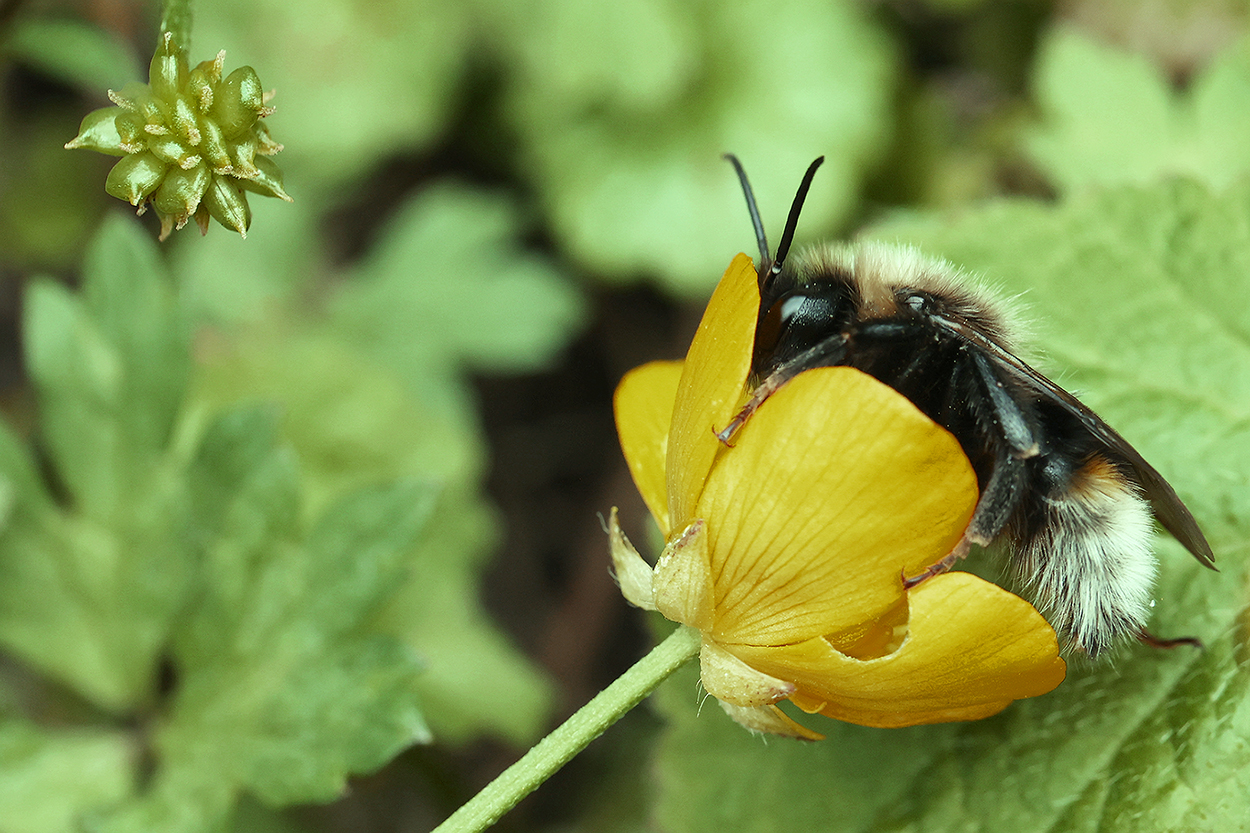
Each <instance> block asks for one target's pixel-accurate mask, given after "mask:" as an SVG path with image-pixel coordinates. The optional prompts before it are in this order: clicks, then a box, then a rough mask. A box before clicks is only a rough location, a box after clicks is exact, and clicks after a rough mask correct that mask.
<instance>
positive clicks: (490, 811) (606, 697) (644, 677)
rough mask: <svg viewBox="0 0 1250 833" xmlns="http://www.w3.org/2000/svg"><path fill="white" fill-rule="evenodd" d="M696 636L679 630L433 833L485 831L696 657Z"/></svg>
mask: <svg viewBox="0 0 1250 833" xmlns="http://www.w3.org/2000/svg"><path fill="white" fill-rule="evenodd" d="M700 640H701V636H700V634H699V631H697V630H695V629H694V628H690V627H687V626H685V625H682V626H681V627H679V628H677V630H675V631H673V633H672V634H671V635H670V636H669V637H668V638H667V639H665V640H664V641H663V642H661V643H660V644H659V645H657V646H655V648H653V649H652V650H651V653H649V654H647V655H646V656H645V657H643V658H642V659H640V660H638V662H636V663H634V665H633V667H632V668H630V669H629V670H628V671H626V672H625V673H624V674H622V675H621V676H620V677H618V678H617V679H616V680H615V681H614V682H613V683H612V684H611V685H610V686H608V687H607V688H605V689H604V690H603V691H601V692H599V693H598V694H597V695H595V697H594V699H592V700H591V701H590V702H589V703H587V704H586V705H584V706H582V707H581V708H580V709H578V711H577V712H576V713H575V714H574V715H573V716H572V717H570V718H569V719H568V720H566V721H564V723H562V724H560V726H558V727H556V729H555V730H554V731H553V732H552V733H551V734H549V735H547V737H545V738H543V739H542V740H541V741H539V742H538V745H537V746H535V747H534V748H533V749H531V750H530V751H529V752H527V753H525V757H523V758H521V760H519V761H517V762H516V763H515V764H513V765H512V766H510V767H508V768H507V769H506V770H504V771H503V773H501V774H500V775H499V777H498V778H496V779H495V780H494V781H491V782H490V783H489V784H487V785H486V787H485V788H484V789H483V790H482V791H481V792H480V793H478V794H477V795H475V796H474V797H473V798H472V799H470V800H469V802H468V803H467V804H465V805H464V806H462V807H461V808H460V809H459V810H457V811H456V812H454V813H452V814H451V817H450V818H448V819H447V821H445V822H443V823H442V824H440V825H439V826H438V827H437V828H435V830H434V833H467V831H474V833H476V831H479V830H485V829H486V828H487V827H490V826H491V825H492V824H494V823H495V822H496V821H498V820H499V817H500V816H502V815H503V814H504V813H506V812H508V811H509V810H511V809H512V808H513V807H514V806H515V805H516V803H517V802H518V801H520V800H521V799H522V798H524V797H525V796H527V795H529V794H530V793H531V792H533V791H534V790H535V789H536V788H537V787H538V786H539V785H540V784H542V783H543V782H544V781H546V780H547V779H548V778H550V777H551V776H552V775H553V774H555V772H556V770H558V769H559V768H560V767H562V766H564V765H565V764H566V763H568V761H569V759H570V758H572V757H573V756H574V755H576V754H577V753H578V752H581V751H582V750H583V749H585V748H586V746H587V745H589V743H590V742H591V741H592V740H594V739H595V738H597V737H599V735H601V734H603V732H604V730H606V729H607V728H608V727H609V726H611V725H612V724H613V723H615V722H616V721H617V720H620V719H621V717H622V716H623V715H624V714H625V713H626V712H627V711H629V710H630V709H632V708H633V707H634V706H636V705H638V704H639V703H640V702H641V701H642V699H643V698H644V697H646V696H647V695H648V694H650V693H651V692H652V691H653V690H655V687H656V686H658V685H659V684H660V683H662V682H663V681H664V680H665V679H667V678H668V677H669V675H671V674H672V673H673V672H674V671H676V670H677V669H678V668H680V667H681V666H683V665H685V664H686V663H687V662H688V661H689V660H691V659H693V658H694V657H695V656H696V655H697V654H698V653H699V645H700Z"/></svg>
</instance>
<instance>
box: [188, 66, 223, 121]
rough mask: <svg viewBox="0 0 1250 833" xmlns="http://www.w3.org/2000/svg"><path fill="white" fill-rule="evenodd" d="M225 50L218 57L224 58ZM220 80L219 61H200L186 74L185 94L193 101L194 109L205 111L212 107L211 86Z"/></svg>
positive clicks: (213, 96) (212, 94) (212, 95)
mask: <svg viewBox="0 0 1250 833" xmlns="http://www.w3.org/2000/svg"><path fill="white" fill-rule="evenodd" d="M224 56H225V52H222V53H220V55H219V58H220V59H224ZM219 81H221V64H220V62H219V61H201V62H200V63H198V64H196V65H195V69H193V70H191V74H190V75H188V76H187V95H188V96H189V97H190V98H191V100H193V101H194V102H195V106H196V109H198V110H199V111H200V112H201V113H207V112H208V111H209V110H211V109H212V107H213V99H214V98H215V97H216V96H215V95H214V93H213V87H215V86H216V85H217V83H218V82H219Z"/></svg>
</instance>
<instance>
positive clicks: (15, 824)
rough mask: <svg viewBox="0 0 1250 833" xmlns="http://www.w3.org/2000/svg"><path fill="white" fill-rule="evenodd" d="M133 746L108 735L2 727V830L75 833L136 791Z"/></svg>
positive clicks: (13, 723) (9, 723)
mask: <svg viewBox="0 0 1250 833" xmlns="http://www.w3.org/2000/svg"><path fill="white" fill-rule="evenodd" d="M131 755H132V750H131V747H130V743H129V741H128V740H127V739H126V738H125V737H124V736H123V735H122V734H121V733H120V732H117V731H113V730H106V729H56V730H49V729H41V728H39V727H37V726H35V725H33V724H30V723H27V722H25V721H19V720H5V721H0V807H3V808H4V813H3V818H2V819H0V829H3V830H4V833H62V831H63V833H72V831H77V830H79V829H80V828H79V827H78V826H77V824H76V821H77V819H78V817H79V816H80V815H81V814H90V813H94V812H99V811H100V810H102V809H104V808H107V807H108V806H110V805H112V804H113V803H114V802H116V801H118V800H120V799H122V798H124V797H125V796H126V794H127V793H129V792H130V790H131V788H132V784H131V780H132V775H131V770H130V764H131Z"/></svg>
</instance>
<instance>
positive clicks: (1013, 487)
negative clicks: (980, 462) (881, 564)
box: [903, 448, 1028, 588]
mask: <svg viewBox="0 0 1250 833" xmlns="http://www.w3.org/2000/svg"><path fill="white" fill-rule="evenodd" d="M1027 485H1028V469H1027V468H1026V467H1025V461H1024V460H1023V459H1020V458H1018V457H1016V456H1015V455H1014V454H1012V453H1011V451H1010V450H1009V449H1007V448H1001V449H1000V450H999V455H998V460H997V462H996V463H995V466H994V473H993V474H992V475H990V481H989V482H988V483H986V484H985V489H984V490H983V491H982V492H981V499H980V500H979V501H977V508H976V510H975V511H974V512H973V513H972V520H971V521H969V522H968V528H967V529H965V530H964V534H963V536H962V537H961V538H960V539H959V542H958V543H957V544H955V546H954V548H953V549H952V550H951V551H950V552H949V553H947V554H946V555H945V556H943V558H942V559H941V560H940V561H938V562H936V563H935V564H932V565H930V566H929V568H928V569H926V570H925V571H924V572H923V573H920V574H919V575H917V576H904V577H903V587H905V588H911V587H915V586H916V585H917V584H919V583H920V582H922V581H924V580H925V579H928V578H932V577H933V576H936V575H941V574H942V573H945V572H946V571H947V570H949V569H950V568H951V567H954V566H955V563H956V562H957V561H959V559H961V558H963V557H964V556H966V555H967V554H968V551H969V550H970V549H972V545H973V544H976V545H977V546H979V547H988V546H989V545H990V542H991V541H993V540H994V539H995V538H997V537H998V533H999V532H1001V531H1002V529H1003V527H1004V526H1006V525H1007V521H1008V519H1010V518H1011V515H1012V513H1013V512H1015V511H1016V507H1017V506H1019V505H1020V499H1021V497H1022V496H1023V494H1024V490H1025V488H1026V486H1027Z"/></svg>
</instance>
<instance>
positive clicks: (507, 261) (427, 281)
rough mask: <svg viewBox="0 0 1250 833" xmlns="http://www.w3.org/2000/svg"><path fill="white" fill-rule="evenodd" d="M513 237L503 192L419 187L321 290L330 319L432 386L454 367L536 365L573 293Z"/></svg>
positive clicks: (567, 315) (568, 314)
mask: <svg viewBox="0 0 1250 833" xmlns="http://www.w3.org/2000/svg"><path fill="white" fill-rule="evenodd" d="M518 237H519V217H518V212H517V210H516V209H515V208H514V207H513V206H512V205H511V204H510V203H508V202H507V201H504V200H502V199H500V198H497V197H493V196H490V195H487V194H485V193H480V192H475V191H471V190H468V189H466V188H462V187H456V186H450V185H442V186H435V187H432V188H427V189H426V190H424V191H422V192H421V193H420V194H419V195H418V196H417V197H415V198H414V199H412V200H411V201H409V202H408V203H407V204H405V205H404V206H403V207H402V208H401V209H400V210H399V211H398V212H397V213H396V215H395V216H394V217H393V218H392V220H391V221H390V222H389V223H388V224H387V226H386V228H385V229H384V231H383V233H382V235H381V236H380V238H379V239H378V241H377V243H376V245H375V246H374V248H373V249H372V250H371V252H370V253H369V255H368V257H366V258H365V260H364V262H363V264H362V265H361V268H360V273H359V274H358V276H357V277H356V278H355V279H354V280H352V281H350V282H349V283H347V284H345V285H344V287H343V289H342V290H341V291H340V293H339V295H338V296H337V297H336V298H335V299H334V300H333V301H332V304H331V316H332V323H333V325H334V326H335V328H336V329H337V331H338V332H340V333H342V334H344V335H346V336H348V337H349V338H350V339H351V340H352V342H353V343H355V344H357V345H359V346H360V347H362V348H364V349H365V350H366V351H368V352H369V353H371V354H373V355H374V356H376V357H378V358H379V359H381V360H382V361H383V363H385V364H386V365H387V366H389V367H391V368H393V369H395V370H397V371H398V372H399V373H400V374H401V375H402V376H404V377H405V378H407V379H410V380H411V382H412V384H413V385H414V387H415V388H417V389H420V390H423V391H426V392H427V394H428V395H432V396H436V397H437V396H440V395H442V390H441V389H446V388H449V387H451V388H454V387H456V386H457V384H456V379H457V376H456V375H452V374H456V373H458V372H463V371H466V370H476V371H479V372H481V371H486V372H500V371H502V372H520V371H533V370H536V369H538V368H540V367H542V366H544V365H545V364H547V363H548V362H549V361H550V360H551V359H552V358H553V357H554V355H555V354H556V353H557V351H558V350H559V349H560V348H561V347H563V346H564V344H565V342H566V340H567V339H568V337H569V335H570V334H571V333H572V332H573V331H574V330H575V328H577V327H578V326H579V324H580V322H581V320H582V318H583V315H584V313H583V304H582V301H581V298H580V296H578V295H577V294H576V291H575V289H574V288H573V287H572V285H571V284H570V283H569V282H568V281H567V280H566V279H565V278H564V277H563V276H561V275H560V274H559V273H558V272H556V271H555V269H554V268H552V266H551V265H550V264H548V263H547V262H545V261H543V260H541V259H539V258H537V257H535V256H533V255H529V254H526V253H524V252H523V251H522V250H521V248H520V246H519V245H518V244H517V242H516V240H517V238H518Z"/></svg>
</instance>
